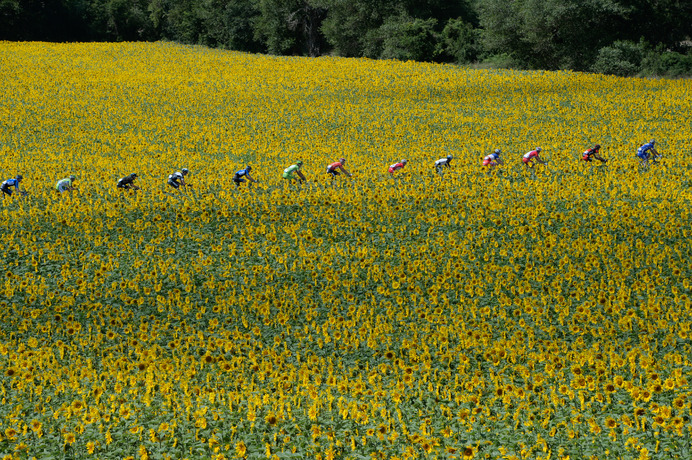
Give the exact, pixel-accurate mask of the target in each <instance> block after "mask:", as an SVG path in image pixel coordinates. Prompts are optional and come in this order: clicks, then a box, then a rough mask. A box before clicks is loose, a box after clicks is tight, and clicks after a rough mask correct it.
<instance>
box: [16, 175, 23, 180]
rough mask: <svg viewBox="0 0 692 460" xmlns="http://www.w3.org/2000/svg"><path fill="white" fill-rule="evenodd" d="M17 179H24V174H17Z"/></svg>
mask: <svg viewBox="0 0 692 460" xmlns="http://www.w3.org/2000/svg"><path fill="white" fill-rule="evenodd" d="M16 179H17V180H22V179H24V176H22V175H21V174H17V177H16Z"/></svg>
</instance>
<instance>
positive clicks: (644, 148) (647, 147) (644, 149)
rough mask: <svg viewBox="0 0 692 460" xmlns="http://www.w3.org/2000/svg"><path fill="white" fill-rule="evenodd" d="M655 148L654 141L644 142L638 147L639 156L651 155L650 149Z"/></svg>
mask: <svg viewBox="0 0 692 460" xmlns="http://www.w3.org/2000/svg"><path fill="white" fill-rule="evenodd" d="M653 148H654V144H653V142H649V143H648V144H644V145H642V146H641V147H639V148H638V149H637V156H640V157H643V156H649V153H648V152H649V150H652V149H653Z"/></svg>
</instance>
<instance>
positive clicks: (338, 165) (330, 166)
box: [327, 161, 343, 173]
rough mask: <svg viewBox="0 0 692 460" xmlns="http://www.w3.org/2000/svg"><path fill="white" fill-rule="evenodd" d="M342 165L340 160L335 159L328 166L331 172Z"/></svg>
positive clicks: (328, 170)
mask: <svg viewBox="0 0 692 460" xmlns="http://www.w3.org/2000/svg"><path fill="white" fill-rule="evenodd" d="M341 167H343V165H342V164H341V163H340V162H338V161H335V162H334V163H332V164H330V165H329V166H327V172H329V173H331V172H334V171H336V170H337V169H339V168H341Z"/></svg>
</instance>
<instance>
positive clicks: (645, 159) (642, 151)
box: [637, 139, 658, 166]
mask: <svg viewBox="0 0 692 460" xmlns="http://www.w3.org/2000/svg"><path fill="white" fill-rule="evenodd" d="M655 144H656V141H655V140H654V139H651V140H650V141H649V142H648V143H646V144H642V145H641V146H640V147H639V148H638V149H637V156H638V157H639V158H640V159H641V161H640V162H639V166H647V165H648V164H649V160H650V159H651V154H652V153H653V154H654V157H653V161H654V163H656V159H657V158H658V152H657V151H656V148H655V147H654V145H655Z"/></svg>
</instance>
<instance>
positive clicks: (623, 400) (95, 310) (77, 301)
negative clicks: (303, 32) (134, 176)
mask: <svg viewBox="0 0 692 460" xmlns="http://www.w3.org/2000/svg"><path fill="white" fill-rule="evenodd" d="M0 48H1V49H2V52H0V71H1V72H2V74H3V75H8V76H10V77H9V78H4V79H2V81H0V90H1V94H2V95H3V96H2V97H1V98H0V119H1V120H3V121H2V123H0V153H2V155H1V156H0V171H2V172H3V174H5V175H7V176H8V177H10V176H11V175H14V174H16V173H17V172H21V173H22V174H23V175H24V178H25V180H24V181H23V182H22V184H23V185H24V186H25V187H26V189H27V190H29V191H30V192H31V194H30V195H28V196H25V197H18V196H12V197H11V198H6V199H5V200H3V203H2V208H1V209H0V213H2V222H3V230H2V237H3V243H4V246H3V247H4V256H3V261H4V270H3V273H2V280H1V281H0V309H1V311H2V312H3V317H2V319H1V320H0V367H1V368H2V369H3V371H2V374H1V375H0V397H1V398H2V404H1V405H0V454H2V455H0V458H2V456H4V457H5V458H8V459H9V458H12V459H14V458H22V459H23V458H34V457H35V458H50V457H60V458H103V459H121V458H175V459H178V458H190V459H193V458H194V459H196V458H215V459H221V458H248V459H257V458H270V459H271V458H319V459H335V458H343V459H361V458H383V459H384V458H386V459H403V458H412V459H413V458H440V459H441V458H458V459H461V458H505V459H524V458H531V459H538V458H542V459H548V458H551V459H554V458H558V459H566V458H589V457H591V458H633V457H640V458H686V457H688V456H689V455H690V454H689V452H690V448H691V446H690V442H689V439H690V434H691V431H692V423H690V418H689V416H690V407H691V405H692V391H691V390H690V383H689V381H688V375H689V373H690V370H692V363H691V361H690V358H691V356H690V352H691V350H692V347H691V342H690V326H691V325H692V303H691V301H690V292H689V291H690V283H691V281H690V280H691V279H692V270H691V269H690V267H689V264H688V262H687V261H688V260H689V258H690V249H691V248H690V243H689V240H690V233H691V229H690V211H689V199H690V184H692V182H691V181H692V173H691V172H690V168H689V164H688V160H687V158H686V156H685V154H686V153H689V146H688V142H689V139H690V138H691V136H692V126H690V124H689V122H687V121H686V117H687V114H688V113H689V112H690V108H691V107H690V105H692V102H691V101H692V98H690V90H691V89H692V84H691V83H690V82H689V81H685V80H679V81H677V80H675V81H671V80H638V79H618V78H611V77H604V76H598V75H586V74H576V73H569V72H557V73H541V72H516V71H499V70H495V71H490V70H471V69H465V68H460V67H454V66H441V65H429V64H421V63H401V62H388V61H368V60H352V59H337V58H319V59H303V58H285V57H283V58H278V57H271V56H256V55H247V54H239V53H233V52H226V51H220V50H209V49H205V48H200V47H187V46H181V45H175V44H170V43H155V44H151V43H150V44H135V43H124V44H69V45H68V44H47V43H0ZM652 137H655V138H656V139H657V141H658V144H659V146H658V149H659V151H660V152H661V153H663V154H664V160H663V162H662V163H660V164H658V165H653V166H655V167H651V168H649V169H648V170H647V171H641V170H640V169H639V168H638V167H637V161H636V159H635V158H634V153H635V151H636V147H637V146H638V145H639V143H641V142H643V141H646V140H648V139H649V138H652ZM596 142H598V143H600V144H601V145H603V146H604V149H603V151H602V154H603V155H605V156H607V157H608V158H609V159H611V161H609V163H608V164H607V166H601V165H598V166H591V165H589V164H585V163H584V162H580V161H579V159H580V155H579V153H580V152H581V151H582V150H584V149H585V148H586V147H588V146H590V145H591V144H594V143H596ZM537 145H541V146H542V147H543V149H544V153H546V154H547V157H548V158H549V159H550V160H551V162H550V163H549V164H547V165H539V166H538V167H536V168H535V169H534V170H526V169H525V168H524V166H523V165H521V164H520V162H519V161H518V158H519V155H520V154H522V153H524V152H525V151H526V150H529V149H531V148H533V147H535V146H537ZM495 148H502V150H503V152H505V154H506V155H507V158H509V159H510V161H507V162H506V163H505V165H503V166H500V167H498V168H496V170H494V171H493V173H492V174H486V172H485V171H481V169H480V166H479V163H480V162H479V159H480V158H481V157H482V156H483V155H485V154H487V153H489V152H490V151H492V150H493V149H495ZM449 154H452V155H454V157H455V163H454V168H452V169H451V170H449V171H445V174H444V176H443V177H442V176H439V175H437V174H435V172H434V169H432V168H431V160H432V161H434V160H435V159H437V158H441V157H445V156H446V155H449ZM513 155H516V160H514V159H513V158H514V157H513ZM341 156H344V157H346V158H348V161H349V170H350V171H351V172H353V173H354V174H353V177H352V178H347V177H337V178H335V180H333V181H332V180H331V179H329V180H327V177H326V175H325V174H324V171H323V166H324V165H326V164H328V163H329V162H331V161H333V160H334V159H336V158H339V157H341ZM401 158H408V159H409V164H408V165H407V167H406V168H405V169H404V171H403V172H404V174H400V175H399V176H398V177H397V179H396V180H393V179H392V178H391V177H389V175H388V174H387V173H386V170H380V169H381V168H380V167H379V166H378V165H383V164H390V163H391V162H393V161H395V160H398V159H401ZM299 159H300V160H302V161H303V162H304V164H305V166H304V172H305V174H306V175H307V177H308V180H309V181H308V183H306V184H303V185H302V186H301V185H298V184H285V183H282V179H281V171H282V170H283V168H284V167H286V166H287V165H289V164H291V163H293V162H295V161H297V160H299ZM247 164H252V165H253V175H255V176H256V177H257V178H259V179H260V180H261V182H260V183H259V184H255V185H254V186H253V188H252V189H249V188H244V187H241V188H239V189H236V188H235V186H234V185H233V184H232V182H231V180H230V178H231V176H232V173H233V172H234V171H235V170H236V169H238V168H239V167H242V166H245V165H247ZM183 166H184V167H187V168H189V169H190V171H192V174H191V178H190V181H191V182H194V188H193V189H191V190H188V191H185V192H181V193H178V192H176V193H173V190H171V189H168V188H167V186H166V184H165V178H166V177H167V175H168V174H169V173H170V172H172V171H173V170H176V169H178V168H180V167H183ZM133 171H136V172H137V173H138V174H139V176H140V178H139V179H138V181H139V182H140V185H141V186H142V188H143V190H140V191H138V192H137V193H127V192H124V193H120V192H122V191H118V190H116V189H115V187H114V183H115V181H116V180H117V179H118V178H119V177H122V176H123V175H125V174H128V173H130V172H133ZM255 171H257V174H254V172H255ZM68 173H74V174H75V175H77V176H78V177H79V180H78V188H79V190H77V191H75V192H74V193H72V194H70V195H69V196H58V194H57V193H56V192H54V190H53V189H52V185H53V184H54V181H55V180H56V179H58V178H60V177H62V176H63V175H65V174H68ZM44 184H46V185H44Z"/></svg>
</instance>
